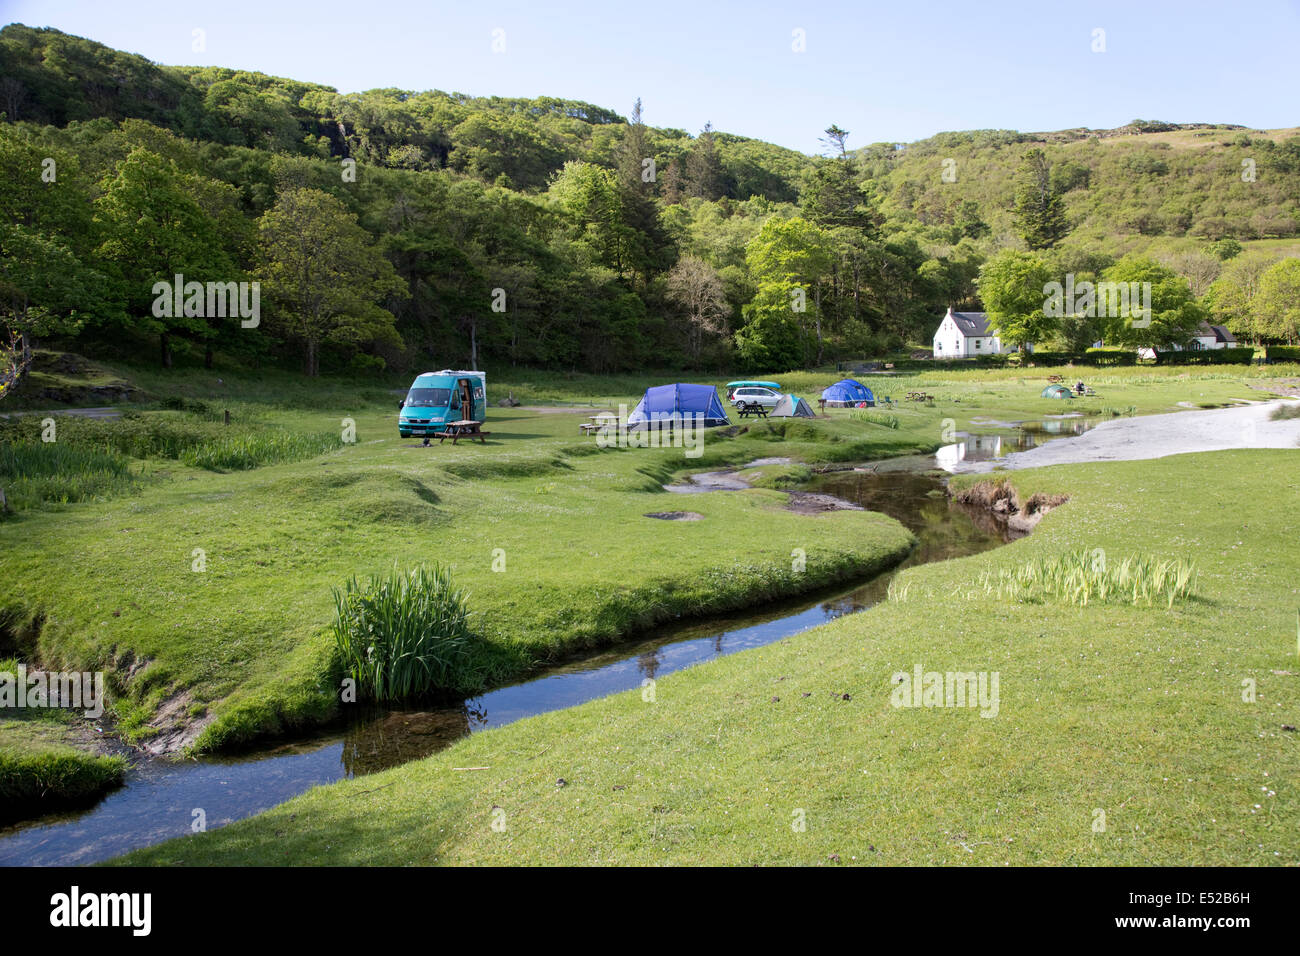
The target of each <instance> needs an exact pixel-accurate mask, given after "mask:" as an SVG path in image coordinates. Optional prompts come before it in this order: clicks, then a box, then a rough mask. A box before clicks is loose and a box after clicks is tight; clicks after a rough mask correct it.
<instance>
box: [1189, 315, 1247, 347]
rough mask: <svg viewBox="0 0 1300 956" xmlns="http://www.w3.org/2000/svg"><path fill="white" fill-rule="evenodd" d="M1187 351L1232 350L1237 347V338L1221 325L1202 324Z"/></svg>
mask: <svg viewBox="0 0 1300 956" xmlns="http://www.w3.org/2000/svg"><path fill="white" fill-rule="evenodd" d="M1187 347H1188V348H1189V349H1233V348H1236V347H1237V337H1236V336H1235V335H1233V334H1232V333H1231V332H1229V331H1228V329H1227V327H1226V326H1223V325H1210V323H1209V322H1202V323H1201V325H1200V328H1198V329H1197V330H1196V334H1195V335H1193V336H1192V340H1191V342H1189V343H1188V344H1187Z"/></svg>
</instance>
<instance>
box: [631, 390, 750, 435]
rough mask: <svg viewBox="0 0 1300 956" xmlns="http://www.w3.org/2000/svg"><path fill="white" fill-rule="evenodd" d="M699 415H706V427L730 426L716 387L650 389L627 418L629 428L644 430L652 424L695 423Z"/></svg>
mask: <svg viewBox="0 0 1300 956" xmlns="http://www.w3.org/2000/svg"><path fill="white" fill-rule="evenodd" d="M696 415H700V416H703V419H702V423H703V425H704V427H705V428H712V427H714V426H715V425H730V424H731V420H730V419H729V418H727V410H726V409H725V408H723V407H722V401H721V400H720V399H719V398H718V390H717V389H716V388H714V387H713V386H712V385H685V384H681V383H678V384H676V385H656V386H654V387H653V388H647V389H646V390H645V394H644V395H642V396H641V401H639V402H637V406H636V408H634V409H632V414H630V415H628V416H627V424H628V427H629V428H645V427H648V425H649V424H650V423H651V422H665V423H670V424H676V423H680V422H683V421H685V422H687V423H689V424H694V423H695V421H696V419H695V417H694V416H696Z"/></svg>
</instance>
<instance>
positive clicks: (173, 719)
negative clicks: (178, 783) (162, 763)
mask: <svg viewBox="0 0 1300 956" xmlns="http://www.w3.org/2000/svg"><path fill="white" fill-rule="evenodd" d="M193 704H194V696H193V694H191V693H190V692H189V691H188V690H185V691H181V692H180V693H178V694H173V695H172V696H171V697H169V698H167V699H166V700H165V701H163V702H162V706H160V707H159V708H158V711H157V713H155V714H154V717H153V720H152V721H150V722H149V726H150V727H151V728H153V729H155V730H157V731H158V733H157V734H155V735H154V736H152V737H150V738H149V739H148V740H146V741H145V742H144V743H143V744H141V749H142V750H144V751H145V752H146V753H150V754H153V755H154V756H162V755H163V754H178V753H180V752H181V751H183V750H184V749H185V748H186V747H189V746H191V745H192V744H193V743H194V742H195V741H196V740H198V739H199V735H200V734H201V733H203V730H204V728H206V727H207V726H208V724H210V723H212V721H214V720H216V715H215V714H213V713H211V712H209V713H206V714H204V715H203V716H202V717H200V718H198V719H197V720H195V719H193V718H192V717H190V708H191V707H192V706H193Z"/></svg>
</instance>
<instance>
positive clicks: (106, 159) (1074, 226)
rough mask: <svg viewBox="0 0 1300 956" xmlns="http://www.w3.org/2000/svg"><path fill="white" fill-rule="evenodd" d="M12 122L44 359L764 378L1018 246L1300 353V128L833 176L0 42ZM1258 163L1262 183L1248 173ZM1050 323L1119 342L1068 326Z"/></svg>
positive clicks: (853, 164) (1, 133)
mask: <svg viewBox="0 0 1300 956" xmlns="http://www.w3.org/2000/svg"><path fill="white" fill-rule="evenodd" d="M0 112H2V113H3V122H0V165H2V167H3V169H4V170H5V173H6V175H5V176H4V177H3V179H0V216H2V217H3V218H2V220H0V254H2V258H0V310H2V311H3V318H4V324H5V326H6V328H7V330H9V331H12V332H14V333H15V334H16V335H17V336H18V337H19V339H23V338H25V339H27V340H29V341H30V339H31V338H32V337H42V338H48V339H63V340H71V339H76V338H78V337H80V338H89V339H98V340H100V341H104V340H108V339H115V338H116V339H126V340H131V341H138V340H140V339H141V338H142V337H150V338H152V339H153V340H154V342H155V345H156V348H157V350H158V351H157V354H158V356H159V360H160V361H161V362H162V363H163V364H169V363H170V362H171V361H172V360H173V355H174V354H175V352H176V351H177V350H186V351H190V352H193V353H195V354H198V355H202V356H203V357H204V359H205V360H206V361H207V362H208V363H209V364H211V363H213V362H214V361H217V360H218V359H217V358H216V356H218V355H220V354H223V353H224V354H228V355H232V356H238V357H239V358H240V359H241V360H243V361H249V362H260V361H275V360H281V359H283V360H292V361H296V362H299V363H300V364H301V366H302V368H303V369H304V370H305V371H306V372H308V373H309V374H315V373H316V372H318V371H319V370H321V369H322V368H338V367H341V366H349V365H350V366H353V367H359V368H367V367H379V366H393V367H397V368H412V367H423V366H427V365H429V364H430V363H433V364H446V365H461V364H474V365H480V366H481V365H487V364H489V363H501V362H508V363H513V364H524V365H546V366H550V367H559V368H570V369H587V370H593V371H604V370H615V369H631V368H641V367H647V366H649V367H660V368H662V367H680V366H701V367H705V366H707V367H712V368H717V367H724V366H736V365H739V366H743V367H746V368H752V369H766V370H774V369H780V368H786V367H793V366H796V365H802V364H806V363H810V362H823V361H828V360H834V359H836V358H840V357H844V356H860V355H863V354H866V353H869V352H873V351H877V350H880V349H883V348H896V347H899V346H901V345H903V344H905V343H906V342H909V341H918V340H919V341H928V340H929V336H930V334H931V333H932V331H933V328H934V325H935V323H936V321H937V317H938V316H939V315H941V314H942V312H943V311H944V309H945V307H947V306H954V307H956V308H959V309H960V308H977V307H979V306H980V300H981V293H984V296H985V298H988V290H989V289H990V288H991V287H992V286H993V285H994V284H995V280H994V279H991V278H990V276H992V275H994V274H996V273H997V272H998V270H999V269H1002V270H1003V271H1005V270H1006V268H1009V266H1008V265H1007V263H1008V262H1009V260H1008V259H1007V256H1009V255H1010V254H1011V253H1010V252H1007V253H1005V254H1004V253H1000V252H999V250H1015V249H1021V248H1027V249H1028V250H1031V251H1030V252H1029V253H1019V255H1021V256H1024V255H1028V256H1029V257H1030V259H1029V260H1024V259H1022V260H1019V263H1020V266H1019V267H1018V268H1019V272H1017V273H1016V274H1018V275H1020V278H1021V280H1022V284H1023V282H1024V281H1028V280H1029V279H1033V280H1034V281H1037V280H1038V279H1040V278H1043V277H1044V276H1059V275H1064V274H1067V273H1069V274H1073V275H1077V276H1078V277H1080V278H1086V277H1093V278H1099V277H1102V276H1103V275H1107V274H1111V273H1115V274H1118V273H1120V272H1123V273H1125V274H1128V271H1132V269H1133V268H1137V269H1138V271H1139V272H1140V273H1141V274H1142V275H1149V276H1154V277H1155V278H1156V279H1157V281H1160V282H1164V281H1166V280H1167V278H1168V276H1166V273H1168V275H1170V276H1175V277H1177V279H1178V282H1180V283H1183V284H1186V285H1187V286H1188V287H1189V288H1190V289H1191V290H1192V294H1191V298H1193V299H1195V300H1196V301H1195V302H1194V303H1193V305H1194V306H1195V307H1196V309H1200V310H1201V311H1200V312H1196V314H1197V315H1201V316H1211V317H1215V318H1217V319H1219V320H1221V321H1224V322H1226V323H1227V324H1228V325H1229V326H1230V327H1231V328H1233V329H1234V331H1238V332H1239V334H1245V335H1247V336H1248V337H1252V338H1265V339H1268V338H1274V339H1286V340H1293V339H1294V338H1295V332H1294V328H1295V324H1296V322H1295V312H1294V307H1293V306H1292V304H1291V303H1293V302H1295V301H1296V297H1295V295H1294V294H1293V290H1294V289H1295V285H1296V278H1295V275H1294V270H1295V266H1294V265H1286V263H1288V262H1294V260H1285V259H1284V260H1283V264H1282V265H1274V260H1275V259H1277V258H1278V256H1277V255H1269V254H1268V253H1261V252H1255V251H1247V252H1245V253H1243V252H1242V246H1241V244H1240V242H1238V241H1237V239H1238V238H1239V239H1243V240H1249V239H1251V238H1253V237H1255V236H1258V235H1277V236H1286V235H1290V234H1291V233H1293V232H1294V231H1295V223H1296V208H1297V198H1298V197H1297V183H1300V140H1290V141H1286V142H1283V143H1281V144H1274V143H1273V142H1272V140H1271V139H1263V138H1257V139H1254V140H1252V139H1250V137H1248V136H1247V137H1246V142H1245V143H1244V144H1243V143H1241V142H1239V141H1238V140H1240V138H1241V137H1235V138H1234V140H1233V141H1232V142H1230V143H1229V144H1228V145H1226V146H1221V147H1219V148H1217V149H1210V148H1208V147H1207V148H1206V149H1203V150H1190V149H1187V150H1174V149H1170V148H1168V144H1161V143H1155V144H1150V145H1139V144H1129V143H1124V142H1105V143H1103V142H1101V141H1100V140H1098V139H1097V138H1096V137H1088V136H1086V135H1083V134H1079V135H1078V136H1070V135H1066V134H1055V135H1056V141H1051V142H1048V141H1044V140H1043V139H1042V138H1036V137H1034V136H1031V135H1028V134H1019V133H1006V132H1000V131H982V132H976V133H970V134H942V135H940V136H938V137H935V138H933V139H932V140H928V141H925V142H922V143H918V144H913V145H911V146H909V147H907V148H906V149H898V148H895V147H894V146H893V145H881V144H878V145H875V146H870V147H866V148H864V149H861V150H851V149H850V148H849V147H848V145H847V140H848V138H849V136H850V135H851V134H850V133H849V132H848V131H846V130H843V129H840V128H839V127H838V126H834V125H832V126H831V127H829V128H828V129H827V130H826V139H825V143H826V145H827V150H828V152H829V153H830V154H831V158H816V157H809V156H805V155H803V154H800V153H797V152H794V151H792V150H787V149H783V148H781V147H778V146H774V145H771V144H767V143H762V142H759V141H755V140H750V139H745V138H742V137H737V136H732V135H729V134H725V133H722V132H718V131H715V130H713V129H712V127H711V126H706V127H705V128H704V129H703V130H701V131H699V133H698V134H696V135H690V134H688V133H687V132H686V131H683V130H676V129H665V128H657V127H652V126H649V125H647V124H646V123H645V122H644V121H643V118H642V115H641V104H640V102H639V101H638V102H637V103H635V104H633V105H632V109H631V112H630V115H629V116H628V117H623V116H621V115H619V114H617V113H615V112H613V111H611V110H608V109H604V108H601V107H598V106H594V105H592V104H587V103H581V102H576V101H570V100H559V99H553V98H546V97H539V98H536V99H508V98H497V97H489V98H481V97H470V96H465V95H462V94H455V93H443V92H439V91H427V92H421V93H411V92H406V91H401V90H393V89H384V90H371V91H367V92H365V93H359V94H339V93H338V92H337V91H335V90H332V89H329V88H327V87H323V86H319V85H315V84H308V83H299V82H296V81H293V80H287V79H282V78H277V77H270V76H265V75H262V74H257V73H248V72H241V71H234V70H227V69H222V68H216V67H204V68H176V67H165V66H159V65H157V64H153V63H151V62H149V61H147V60H145V59H143V58H141V57H137V56H133V55H130V54H124V53H120V52H118V51H114V50H110V49H108V48H106V47H103V46H101V45H99V44H95V43H92V42H90V41H86V40H82V39H79V38H76V37H70V36H67V35H65V34H62V33H59V32H58V31H54V30H37V29H31V28H28V27H24V26H21V25H11V26H9V27H6V28H5V29H4V30H3V31H0ZM1144 129H1145V127H1144ZM1161 135H1167V134H1166V133H1162V134H1161ZM1213 135H1216V136H1222V135H1224V134H1223V132H1222V131H1217V132H1214V133H1213ZM1242 135H1244V134H1242ZM1162 147H1163V148H1162ZM1243 150H1244V151H1248V152H1250V153H1251V155H1252V157H1257V161H1256V167H1254V168H1255V169H1256V170H1257V172H1258V175H1257V177H1256V179H1255V181H1254V182H1250V183H1247V182H1244V181H1238V180H1240V178H1241V177H1240V176H1239V175H1238V173H1237V172H1236V169H1235V168H1234V164H1236V167H1241V164H1240V162H1239V161H1238V160H1239V156H1238V153H1240V152H1242V151H1243ZM1228 173H1232V175H1233V177H1235V178H1234V181H1233V182H1230V183H1228V185H1227V186H1226V187H1223V188H1219V187H1218V186H1216V185H1215V183H1217V181H1218V179H1217V178H1216V177H1218V178H1222V177H1223V176H1225V175H1227V174H1228ZM1189 183H1190V184H1192V185H1190V186H1189V185H1188V184H1189ZM1238 186H1241V187H1242V188H1240V189H1239V188H1238ZM1153 203H1154V204H1156V205H1154V206H1153V205H1152V204H1153ZM1175 213H1176V214H1175ZM1103 217H1105V218H1106V221H1107V222H1112V223H1114V222H1116V221H1117V222H1119V227H1118V228H1122V229H1124V230H1126V232H1125V233H1124V235H1125V236H1126V237H1128V238H1127V239H1126V240H1125V241H1123V242H1122V241H1118V240H1117V239H1116V237H1115V236H1114V235H1112V233H1111V232H1108V231H1106V230H1100V229H1098V228H1097V226H1096V223H1097V222H1099V221H1100V220H1101V219H1102V218H1103ZM1161 231H1165V232H1169V233H1170V234H1176V235H1178V236H1179V237H1182V236H1184V235H1185V234H1187V233H1189V232H1190V233H1193V234H1195V235H1198V236H1200V238H1199V239H1196V240H1186V241H1187V242H1190V243H1192V245H1191V246H1190V247H1188V248H1184V249H1174V248H1170V249H1166V250H1163V252H1161V251H1160V250H1156V252H1157V253H1159V254H1156V255H1154V257H1153V256H1145V257H1143V256H1138V257H1137V259H1139V260H1140V265H1139V266H1136V267H1135V266H1133V262H1134V261H1136V260H1135V257H1134V256H1133V255H1132V253H1135V252H1142V251H1143V250H1142V249H1134V248H1132V247H1131V238H1132V237H1133V236H1138V237H1142V236H1147V235H1151V234H1154V233H1159V232H1161ZM1234 237H1236V238H1234ZM1126 242H1127V243H1128V245H1126ZM1234 247H1235V248H1234ZM1148 251H1149V250H1148ZM1126 253H1129V254H1130V255H1128V256H1127V257H1126V256H1125V254H1126ZM1157 259H1159V260H1160V261H1156V260H1157ZM1031 260H1032V261H1031ZM982 266H983V267H985V278H984V281H983V285H982V286H981V280H980V273H981V267H982ZM1117 270H1118V271H1117ZM1126 270H1127V271H1126ZM1152 270H1155V271H1152ZM1013 271H1014V270H1013ZM176 276H182V277H183V281H184V282H196V283H201V284H204V285H207V284H209V283H217V284H220V285H222V286H225V285H227V284H231V283H233V284H236V285H237V284H238V283H241V282H243V283H254V282H255V283H257V284H258V287H259V288H260V294H261V299H260V303H261V311H262V318H259V319H258V320H257V321H255V322H254V321H248V322H241V321H240V320H239V319H240V318H241V317H236V316H232V315H231V314H227V313H226V312H222V313H221V314H213V313H212V310H211V309H210V308H207V307H206V306H209V305H210V304H211V303H210V302H208V301H207V299H206V298H204V296H203V295H199V297H198V298H194V297H193V295H191V293H189V292H187V291H186V290H185V289H184V288H181V289H178V290H177V294H176V295H175V296H174V297H162V298H160V294H159V293H158V291H157V289H156V287H157V286H158V283H159V282H167V283H170V282H172V281H173V279H174V278H175V277H176ZM177 281H178V282H180V281H181V280H177ZM997 281H1002V280H997ZM1003 285H1005V282H1003ZM195 294H198V293H195ZM1039 294H1040V298H1041V289H1040V290H1039ZM207 295H208V296H209V297H210V296H211V292H208V293H207ZM173 299H174V300H175V301H173ZM219 301H220V299H219ZM233 301H234V300H232V302H233ZM1170 308H1171V309H1173V310H1174V311H1177V312H1178V314H1179V316H1180V319H1179V322H1183V321H1184V320H1187V321H1190V319H1191V317H1192V315H1193V312H1195V309H1193V310H1191V311H1187V312H1186V314H1184V312H1183V307H1182V304H1177V305H1176V306H1171V307H1170ZM1166 311H1169V310H1166ZM1008 314H1009V313H1008ZM1169 328H1170V329H1171V330H1173V331H1171V333H1170V334H1182V331H1183V328H1182V325H1179V324H1178V323H1174V325H1170V326H1169ZM1035 331H1036V334H1037V335H1038V336H1053V337H1064V338H1071V337H1072V338H1073V339H1076V340H1081V339H1082V338H1085V337H1086V336H1088V335H1093V334H1097V333H1098V332H1099V330H1098V329H1096V328H1093V327H1091V326H1088V325H1087V324H1086V323H1080V322H1078V321H1075V317H1070V316H1066V317H1064V318H1063V320H1062V321H1060V322H1056V323H1052V324H1051V327H1050V328H1045V327H1044V328H1038V329H1036V330H1035ZM1101 331H1104V330H1101ZM0 344H3V343H0Z"/></svg>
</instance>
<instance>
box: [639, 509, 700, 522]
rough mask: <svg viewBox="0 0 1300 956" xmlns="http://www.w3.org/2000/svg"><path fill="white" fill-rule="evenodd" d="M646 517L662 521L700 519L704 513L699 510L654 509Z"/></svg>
mask: <svg viewBox="0 0 1300 956" xmlns="http://www.w3.org/2000/svg"><path fill="white" fill-rule="evenodd" d="M646 517H647V518H658V519H659V520H660V521H699V520H700V519H701V518H703V517H704V515H702V514H700V513H699V512H698V511H652V512H650V513H649V514H648V515H646Z"/></svg>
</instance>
